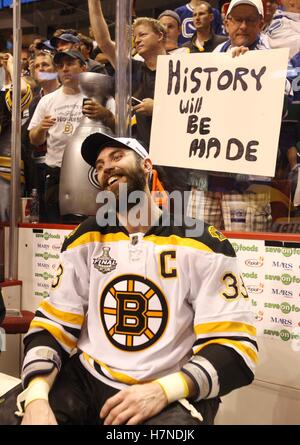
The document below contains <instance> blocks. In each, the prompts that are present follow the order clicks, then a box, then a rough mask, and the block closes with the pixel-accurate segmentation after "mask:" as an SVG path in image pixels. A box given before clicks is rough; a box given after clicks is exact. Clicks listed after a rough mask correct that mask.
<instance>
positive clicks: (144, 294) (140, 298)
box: [100, 275, 168, 351]
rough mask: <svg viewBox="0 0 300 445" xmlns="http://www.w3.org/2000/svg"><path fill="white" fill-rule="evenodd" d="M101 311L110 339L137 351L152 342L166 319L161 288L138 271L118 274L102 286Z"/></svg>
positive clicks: (115, 344)
mask: <svg viewBox="0 0 300 445" xmlns="http://www.w3.org/2000/svg"><path fill="white" fill-rule="evenodd" d="M100 314H101V319H102V324H103V327H104V329H105V333H106V335H107V337H108V339H109V341H110V342H111V343H112V344H113V345H114V346H116V347H117V348H119V349H123V350H126V351H140V350H142V349H145V348H148V347H149V346H151V345H152V344H153V343H155V342H156V341H157V340H158V339H159V338H160V337H161V335H162V334H163V332H164V330H165V327H166V324H167V321H168V306H167V302H166V298H165V296H164V294H163V293H162V292H161V290H160V289H159V288H158V287H157V286H156V285H155V284H154V283H152V281H150V280H148V279H144V278H143V277H141V276H139V275H121V276H120V277H118V278H115V279H114V280H112V281H111V282H110V283H108V285H107V286H106V287H105V289H104V291H103V293H102V295H101V300H100Z"/></svg>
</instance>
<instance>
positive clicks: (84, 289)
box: [25, 248, 89, 354]
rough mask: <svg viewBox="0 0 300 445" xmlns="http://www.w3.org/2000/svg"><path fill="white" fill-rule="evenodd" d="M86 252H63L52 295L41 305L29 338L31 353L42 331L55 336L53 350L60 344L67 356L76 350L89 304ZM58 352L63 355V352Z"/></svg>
mask: <svg viewBox="0 0 300 445" xmlns="http://www.w3.org/2000/svg"><path fill="white" fill-rule="evenodd" d="M85 253H86V252H85V249H84V248H83V249H82V248H81V249H79V251H78V249H76V248H75V249H72V250H64V251H63V252H62V253H61V255H60V264H59V266H58V269H57V274H56V277H55V278H54V280H53V282H52V288H51V292H50V296H49V297H48V298H46V299H44V300H43V301H42V302H41V304H40V305H39V307H38V309H37V311H36V313H35V317H34V319H33V320H32V322H31V325H30V329H29V332H28V334H27V335H26V337H25V339H26V342H25V343H26V345H27V350H28V349H30V338H32V339H33V338H34V336H35V335H36V334H38V333H41V332H43V333H44V334H45V333H47V334H49V335H50V336H51V337H52V339H51V340H49V343H50V344H51V347H52V348H53V345H54V344H57V345H59V347H60V348H61V349H62V350H63V351H64V352H66V353H67V354H70V353H71V352H72V351H73V349H74V348H76V345H77V341H78V339H79V336H80V333H81V328H82V325H83V323H84V321H85V316H86V312H87V305H88V289H89V284H88V281H89V274H88V269H87V260H86V256H85ZM43 338H45V337H43ZM53 340H54V342H53ZM50 344H45V345H44V346H50ZM35 346H36V345H35ZM55 349H56V350H57V352H58V353H59V349H57V348H55Z"/></svg>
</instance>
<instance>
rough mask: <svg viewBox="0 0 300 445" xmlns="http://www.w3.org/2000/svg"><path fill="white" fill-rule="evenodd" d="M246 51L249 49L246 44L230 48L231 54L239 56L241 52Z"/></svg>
mask: <svg viewBox="0 0 300 445" xmlns="http://www.w3.org/2000/svg"><path fill="white" fill-rule="evenodd" d="M248 51H249V48H247V47H246V46H236V47H234V48H232V50H231V56H232V57H239V56H241V55H243V54H246V53H247V52H248Z"/></svg>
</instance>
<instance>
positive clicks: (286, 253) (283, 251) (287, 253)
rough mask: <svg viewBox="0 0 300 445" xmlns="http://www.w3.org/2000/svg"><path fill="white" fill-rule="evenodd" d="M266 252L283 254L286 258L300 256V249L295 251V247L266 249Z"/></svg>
mask: <svg viewBox="0 0 300 445" xmlns="http://www.w3.org/2000/svg"><path fill="white" fill-rule="evenodd" d="M266 252H269V253H281V254H282V255H283V256H285V257H286V258H289V257H290V256H292V255H300V249H295V248H294V247H266Z"/></svg>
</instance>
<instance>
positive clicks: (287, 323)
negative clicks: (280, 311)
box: [270, 316, 293, 327]
mask: <svg viewBox="0 0 300 445" xmlns="http://www.w3.org/2000/svg"><path fill="white" fill-rule="evenodd" d="M270 321H271V323H276V324H282V325H283V326H286V327H291V326H293V321H292V320H289V319H287V318H282V317H276V316H271V317H270Z"/></svg>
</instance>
